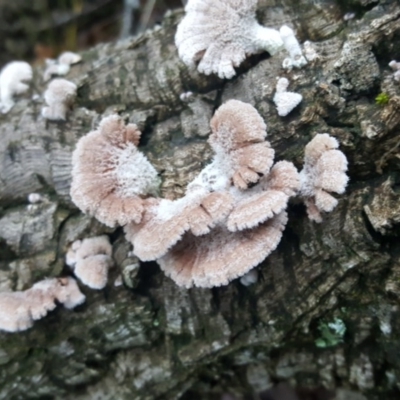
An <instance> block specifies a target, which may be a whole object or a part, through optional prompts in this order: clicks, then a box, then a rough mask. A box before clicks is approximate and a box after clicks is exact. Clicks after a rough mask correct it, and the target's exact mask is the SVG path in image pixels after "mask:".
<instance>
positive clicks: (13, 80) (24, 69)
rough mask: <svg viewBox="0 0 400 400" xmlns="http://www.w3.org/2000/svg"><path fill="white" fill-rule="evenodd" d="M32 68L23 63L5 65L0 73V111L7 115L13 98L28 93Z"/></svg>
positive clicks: (13, 102)
mask: <svg viewBox="0 0 400 400" xmlns="http://www.w3.org/2000/svg"><path fill="white" fill-rule="evenodd" d="M32 75H33V72H32V67H31V66H30V65H29V64H28V63H27V62H25V61H13V62H10V63H8V64H6V65H5V66H4V67H3V69H2V70H1V73H0V111H1V112H2V113H3V114H6V113H8V112H9V111H10V110H11V108H12V107H13V106H14V104H15V101H14V96H15V95H18V94H22V93H25V92H27V91H28V89H29V84H28V83H27V82H29V81H31V80H32Z"/></svg>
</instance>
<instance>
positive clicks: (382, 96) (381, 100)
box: [375, 93, 390, 106]
mask: <svg viewBox="0 0 400 400" xmlns="http://www.w3.org/2000/svg"><path fill="white" fill-rule="evenodd" d="M389 99H390V97H389V95H388V94H387V93H379V94H378V96H376V97H375V103H376V104H378V105H379V106H384V105H385V104H387V103H389Z"/></svg>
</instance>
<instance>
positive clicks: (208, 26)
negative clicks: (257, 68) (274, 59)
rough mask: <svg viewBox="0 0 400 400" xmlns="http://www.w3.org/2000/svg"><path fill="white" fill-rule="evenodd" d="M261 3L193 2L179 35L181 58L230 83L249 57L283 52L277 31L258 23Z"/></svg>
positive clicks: (229, 0)
mask: <svg viewBox="0 0 400 400" xmlns="http://www.w3.org/2000/svg"><path fill="white" fill-rule="evenodd" d="M256 7H257V0H224V1H220V0H217V1H215V0H189V1H188V3H187V5H186V7H185V12H186V14H185V17H184V18H183V20H182V21H181V22H180V24H179V26H178V30H177V32H176V35H175V44H176V46H177V47H178V52H179V57H180V58H181V60H182V61H183V62H184V63H185V64H186V65H187V66H189V67H192V68H195V66H196V63H198V66H197V70H198V71H199V72H201V73H203V74H206V75H210V74H213V73H214V74H217V75H218V76H219V77H220V78H226V79H230V78H232V77H233V76H234V75H235V74H236V72H235V67H238V66H239V65H240V64H241V63H242V62H243V61H244V60H245V59H246V56H249V55H251V54H256V53H261V52H263V51H267V52H268V53H270V54H271V55H274V54H275V53H277V52H278V51H279V50H281V49H282V48H283V41H282V38H281V36H280V34H279V32H278V31H277V30H275V29H271V28H266V27H264V26H261V25H260V24H259V23H258V22H257V20H256Z"/></svg>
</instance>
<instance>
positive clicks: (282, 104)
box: [274, 78, 303, 117]
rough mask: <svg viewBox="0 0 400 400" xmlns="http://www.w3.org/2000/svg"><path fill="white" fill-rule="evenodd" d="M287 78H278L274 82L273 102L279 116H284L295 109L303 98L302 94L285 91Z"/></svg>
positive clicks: (287, 84) (287, 82)
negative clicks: (275, 82)
mask: <svg viewBox="0 0 400 400" xmlns="http://www.w3.org/2000/svg"><path fill="white" fill-rule="evenodd" d="M288 86H289V80H288V79H286V78H279V79H278V82H277V84H276V93H275V96H274V103H275V105H276V109H277V111H278V114H279V116H281V117H285V116H286V115H288V114H289V113H290V112H291V111H292V110H293V109H295V108H296V107H297V106H298V105H299V104H300V102H301V101H302V100H303V96H302V95H301V94H299V93H294V92H287V88H288Z"/></svg>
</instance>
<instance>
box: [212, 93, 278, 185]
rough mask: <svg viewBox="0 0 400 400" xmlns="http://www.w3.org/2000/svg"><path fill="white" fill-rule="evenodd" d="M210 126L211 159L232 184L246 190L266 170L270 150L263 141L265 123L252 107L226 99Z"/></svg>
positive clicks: (271, 152)
mask: <svg viewBox="0 0 400 400" xmlns="http://www.w3.org/2000/svg"><path fill="white" fill-rule="evenodd" d="M210 126H211V130H212V134H211V135H210V138H209V143H210V145H211V146H212V148H213V150H214V151H215V153H216V157H215V158H216V159H217V160H220V163H221V164H224V165H225V166H224V167H221V168H223V169H225V171H226V172H225V173H227V174H229V177H230V178H232V179H233V183H234V185H235V186H236V187H238V188H240V189H246V188H247V187H248V185H249V184H251V183H256V182H257V181H258V180H259V179H260V175H263V174H266V173H267V172H268V171H269V169H270V168H271V166H272V163H273V159H274V150H273V149H271V147H270V144H269V143H268V142H267V141H265V137H266V135H267V126H266V125H265V123H264V121H263V119H262V118H261V116H260V115H259V114H258V112H257V110H256V109H255V108H254V107H253V106H251V105H250V104H247V103H243V102H242V101H239V100H229V101H227V102H226V103H225V104H223V105H222V106H221V107H219V108H218V110H217V111H216V112H215V114H214V116H213V117H212V119H211V122H210Z"/></svg>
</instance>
